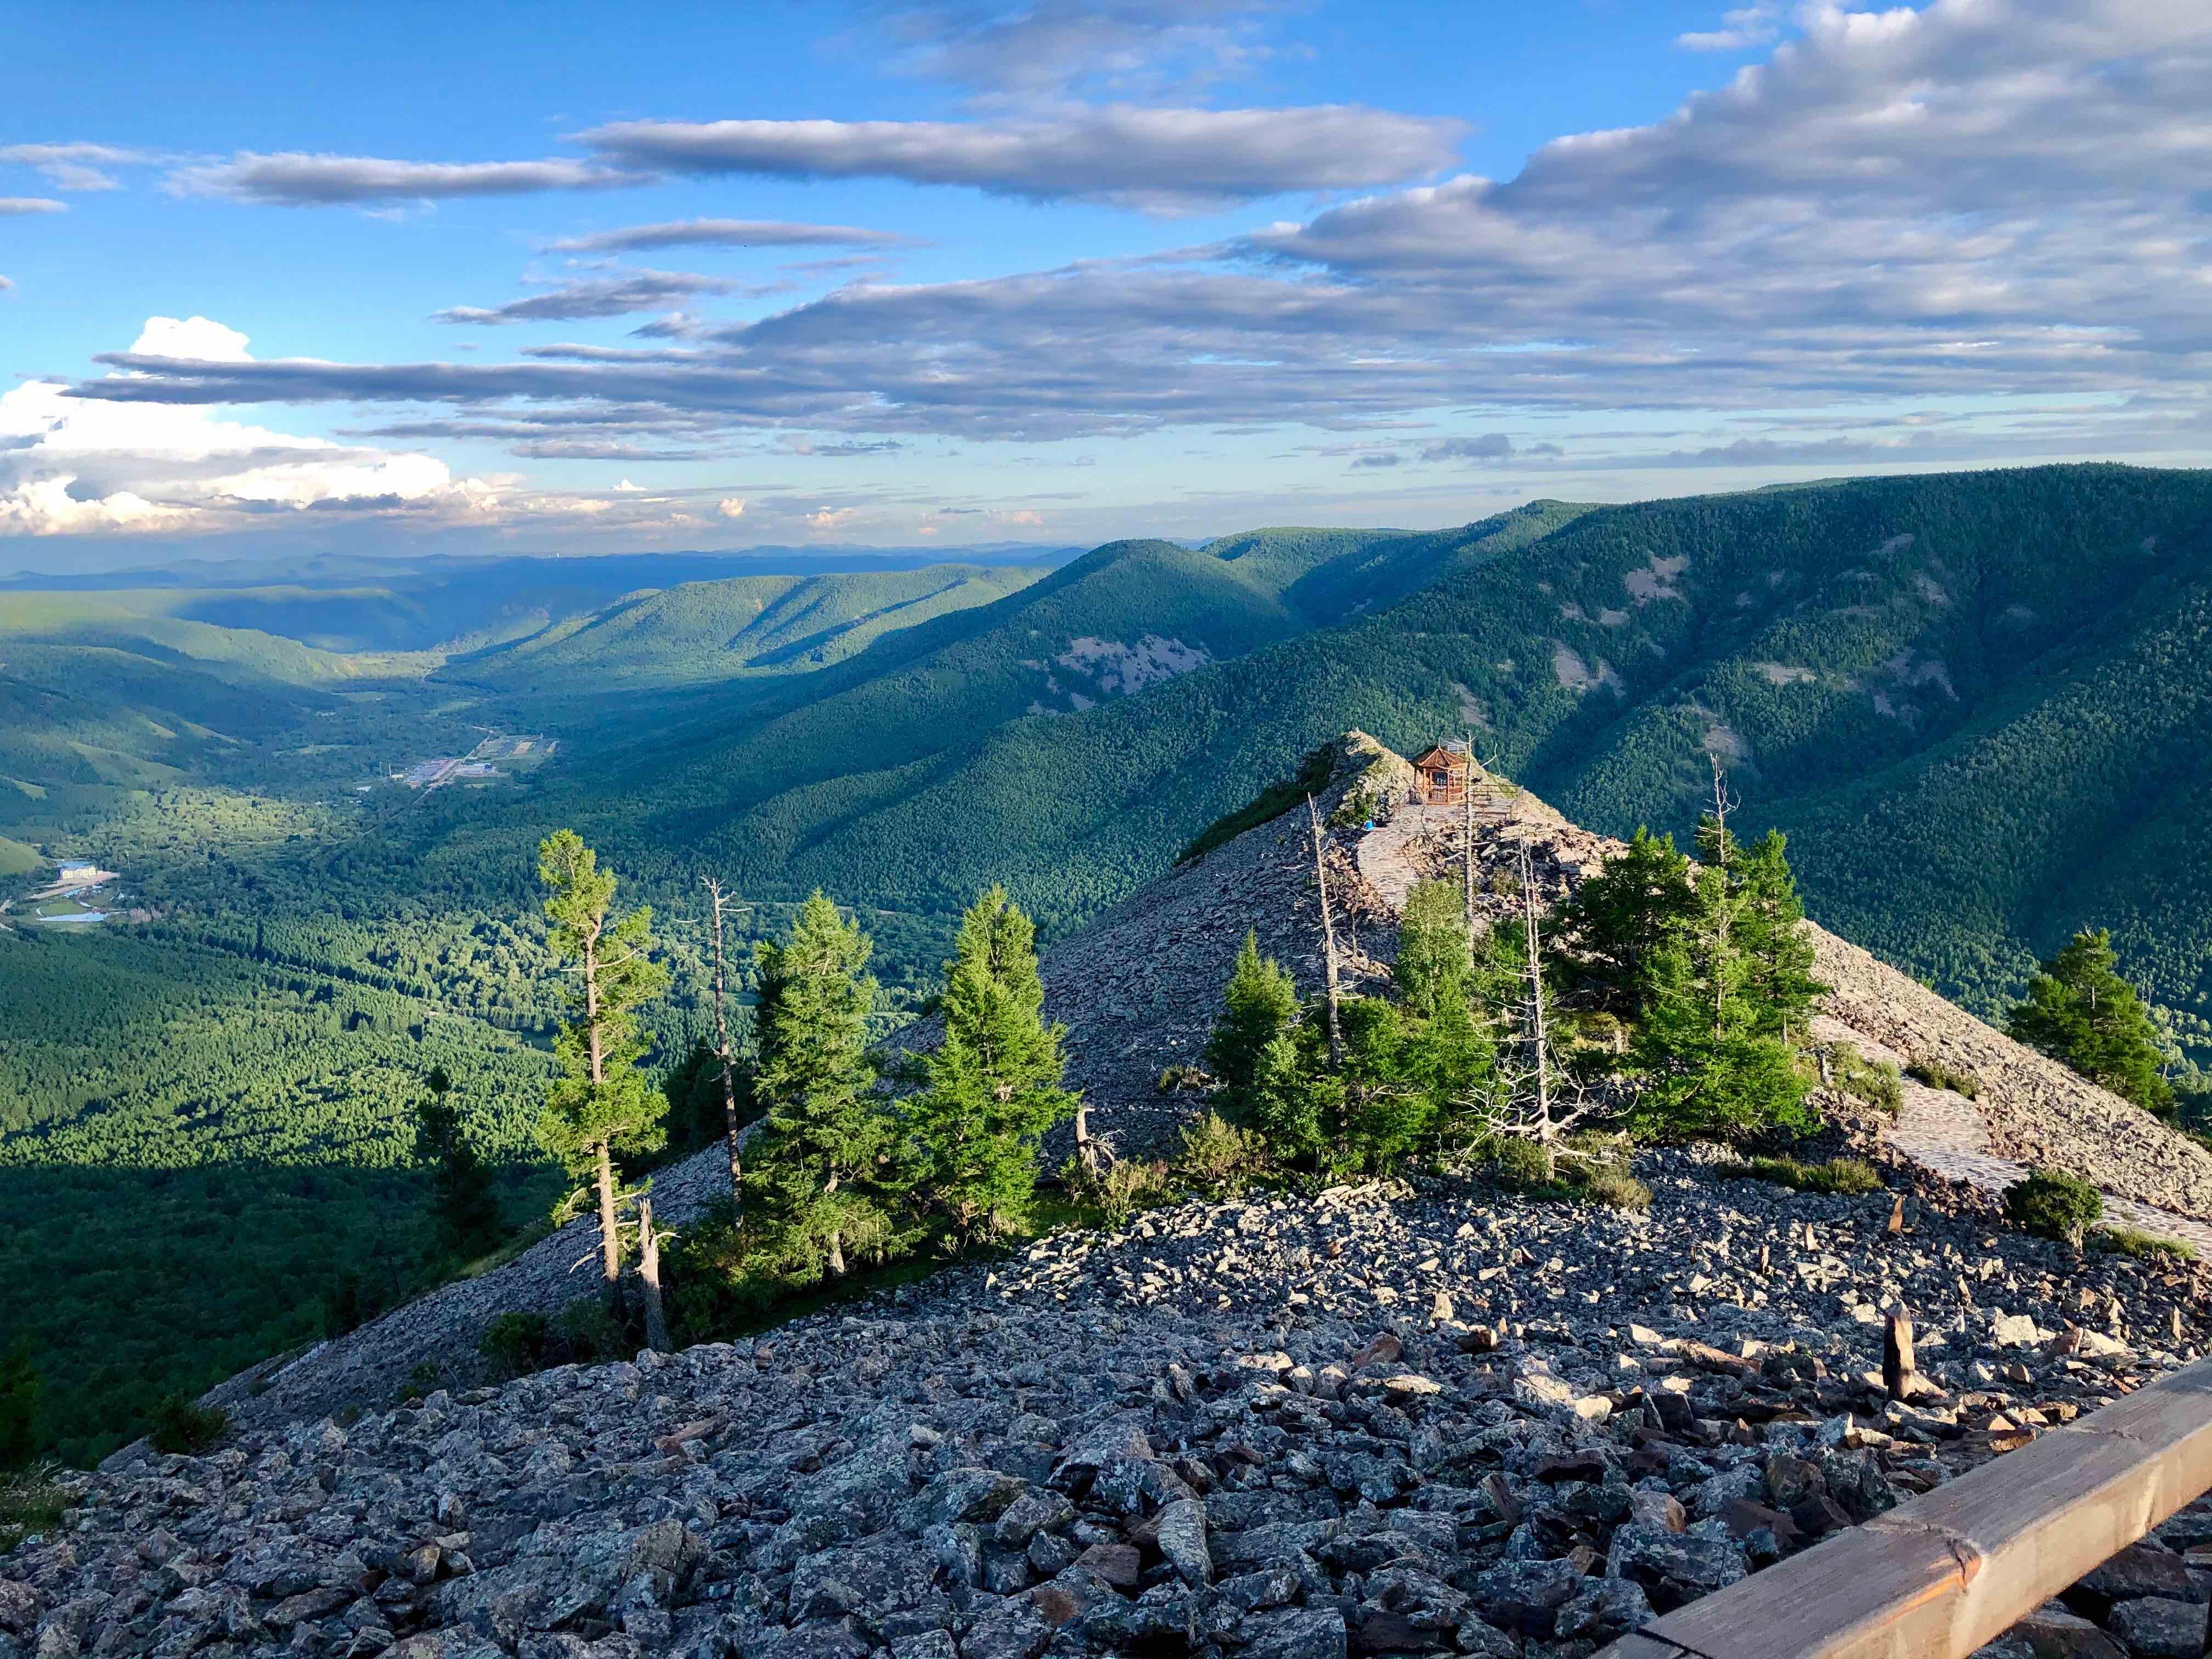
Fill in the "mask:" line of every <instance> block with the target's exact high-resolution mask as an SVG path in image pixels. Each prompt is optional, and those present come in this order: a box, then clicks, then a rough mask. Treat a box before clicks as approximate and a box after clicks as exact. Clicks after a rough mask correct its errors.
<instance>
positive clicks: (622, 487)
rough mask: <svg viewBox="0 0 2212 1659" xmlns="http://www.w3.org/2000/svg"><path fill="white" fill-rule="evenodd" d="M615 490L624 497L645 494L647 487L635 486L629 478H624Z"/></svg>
mask: <svg viewBox="0 0 2212 1659" xmlns="http://www.w3.org/2000/svg"><path fill="white" fill-rule="evenodd" d="M615 489H616V490H617V493H619V494H621V495H643V494H644V493H645V486H644V485H643V484H634V483H631V482H630V481H629V479H628V478H624V479H623V481H622V482H621V483H618V484H617V485H616V486H615Z"/></svg>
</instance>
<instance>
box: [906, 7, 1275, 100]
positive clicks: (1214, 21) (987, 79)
mask: <svg viewBox="0 0 2212 1659" xmlns="http://www.w3.org/2000/svg"><path fill="white" fill-rule="evenodd" d="M873 9H874V10H875V11H876V13H877V14H878V16H879V17H880V18H881V20H882V21H883V22H884V24H885V26H886V27H887V29H888V32H889V33H890V36H891V38H892V40H894V42H896V52H895V54H894V56H893V58H892V67H893V68H895V69H896V70H902V71H903V72H905V73H908V74H913V75H921V76H930V77H932V78H933V79H939V80H945V81H950V82H954V83H956V84H958V85H962V86H965V87H969V88H972V89H974V90H975V91H976V92H978V93H981V94H987V95H1004V94H1029V95H1032V96H1034V95H1038V94H1065V93H1067V92H1069V91H1072V90H1074V89H1078V88H1088V87H1092V86H1098V87H1104V88H1109V89H1112V90H1115V91H1117V92H1127V91H1128V90H1131V89H1133V88H1146V89H1149V88H1156V87H1188V86H1192V85H1196V84H1203V83H1205V82H1209V81H1212V80H1216V79H1218V78H1219V77H1221V76H1225V75H1231V74H1235V73H1237V71H1239V70H1243V69H1244V68H1247V67H1249V65H1250V64H1252V63H1253V62H1254V61H1255V60H1256V59H1257V58H1260V57H1261V56H1262V55H1264V53H1265V50H1266V49H1265V47H1264V46H1262V45H1261V42H1260V40H1259V39H1258V31H1259V27H1260V25H1261V21H1263V20H1264V19H1265V18H1266V17H1267V15H1270V14H1279V13H1281V12H1282V11H1284V10H1285V9H1286V7H1285V5H1284V4H1283V3H1281V0H1030V3H1028V4H1025V5H1022V6H1018V7H1011V8H1010V7H1007V6H1006V5H1003V4H1000V3H999V0H922V3H915V0H884V3H879V4H878V5H876V6H875V7H874V8H873Z"/></svg>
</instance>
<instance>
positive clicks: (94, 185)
mask: <svg viewBox="0 0 2212 1659" xmlns="http://www.w3.org/2000/svg"><path fill="white" fill-rule="evenodd" d="M144 160H146V157H144V156H143V155H139V154H138V153H137V151H136V150H128V149H117V148H116V147H115V146H114V145H112V144H86V143H62V144H0V163H6V162H12V163H14V164H15V165H16V166H18V167H36V168H37V169H38V170H39V171H40V173H42V174H44V175H45V177H46V181H47V182H48V183H49V184H52V185H58V186H59V187H60V188H61V189H63V190H113V189H114V188H116V184H115V180H114V179H113V178H112V177H111V176H110V175H109V174H108V173H106V172H105V171H104V170H103V169H105V168H107V167H128V166H130V165H131V164H133V163H134V162H139V161H144Z"/></svg>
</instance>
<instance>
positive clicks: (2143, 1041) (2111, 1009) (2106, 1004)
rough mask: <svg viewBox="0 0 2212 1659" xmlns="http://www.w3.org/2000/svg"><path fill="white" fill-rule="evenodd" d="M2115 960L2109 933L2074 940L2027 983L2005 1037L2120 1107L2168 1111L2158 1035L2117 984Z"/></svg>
mask: <svg viewBox="0 0 2212 1659" xmlns="http://www.w3.org/2000/svg"><path fill="white" fill-rule="evenodd" d="M2118 960H2119V958H2118V956H2117V955H2116V954H2115V953H2114V951H2113V950H2112V934H2111V933H2108V932H2107V931H2106V929H2104V928H2102V927H2100V928H2097V929H2096V930H2094V931H2093V932H2091V931H2087V930H2084V931H2083V932H2081V933H2076V934H2075V935H2074V937H2073V939H2072V940H2071V941H2070V942H2069V944H2068V945H2066V948H2065V949H2063V951H2059V953H2058V954H2057V956H2055V957H2051V960H2050V961H2048V962H2046V963H2043V964H2042V971H2041V972H2040V973H2039V974H2037V975H2036V976H2035V977H2034V979H2033V980H2032V981H2029V983H2028V987H2027V1001H2025V1002H2023V1003H2021V1004H2020V1005H2019V1006H2017V1007H2015V1009H2014V1010H2013V1011H2012V1012H2011V1014H2010V1016H2009V1017H2008V1018H2007V1019H2006V1022H2005V1030H2006V1032H2007V1033H2008V1035H2009V1036H2012V1037H2013V1038H2014V1039H2015V1040H2016V1041H2018V1042H2025V1043H2027V1045H2028V1046H2029V1047H2030V1048H2039V1049H2040V1050H2042V1051H2043V1052H2044V1053H2045V1054H2049V1055H2050V1056H2051V1058H2052V1059H2053V1060H2063V1062H2065V1064H2067V1065H2068V1066H2072V1067H2073V1068H2074V1070H2075V1071H2076V1072H2079V1073H2081V1075H2082V1076H2083V1077H2085V1078H2087V1079H2089V1080H2090V1081H2091V1082H2092V1083H2095V1084H2100V1085H2102V1086H2104V1087H2105V1088H2107V1089H2110V1090H2111V1091H2112V1092H2113V1093H2114V1094H2116V1095H2118V1096H2119V1097H2121V1098H2122V1099H2123V1100H2130V1101H2133V1102H2134V1103H2136V1105H2138V1106H2141V1107H2142V1108H2143V1109H2145V1110H2147V1111H2153V1112H2170V1111H2172V1109H2173V1090H2172V1086H2171V1085H2169V1084H2168V1083H2167V1082H2166V1078H2165V1076H2164V1075H2163V1074H2162V1073H2161V1070H2160V1066H2161V1060H2160V1054H2159V1047H2158V1030H2157V1028H2156V1027H2155V1026H2154V1024H2152V1023H2151V1018H2150V1015H2149V1013H2148V1011H2147V1010H2146V1009H2145V1008H2144V1007H2143V1005H2142V998H2140V997H2138V996H2137V995H2136V991H2135V987H2133V986H2131V985H2130V984H2129V983H2128V982H2127V981H2125V980H2124V979H2122V978H2121V977H2120V975H2119V973H2118V969H2117V963H2118Z"/></svg>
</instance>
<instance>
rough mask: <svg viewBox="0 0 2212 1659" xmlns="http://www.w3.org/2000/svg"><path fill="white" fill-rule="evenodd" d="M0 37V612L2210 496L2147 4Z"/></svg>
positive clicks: (1341, 9)
mask: <svg viewBox="0 0 2212 1659" xmlns="http://www.w3.org/2000/svg"><path fill="white" fill-rule="evenodd" d="M11 36H12V40H11V56H12V57H13V58H14V59H15V62H16V63H17V64H20V65H28V66H29V67H30V68H31V69H32V70H33V73H31V74H29V75H19V76H15V77H11V79H12V82H13V84H12V85H11V88H10V92H11V96H10V99H9V103H8V105H7V106H6V107H5V109H4V110H0V280H4V282H5V283H7V286H6V288H5V289H4V290H0V347H4V351H0V375H4V376H6V377H7V378H5V379H0V568H9V567H33V568H46V569H57V568H94V567H99V566H106V565H114V564H121V563H132V562H140V561H142V560H145V559H149V558H156V557H167V556H173V555H175V554H176V553H178V552H179V551H184V552H190V553H193V554H197V555H200V556H221V555H222V554H225V553H233V552H252V553H257V554H260V555H263V556H269V555H270V554H272V553H273V554H276V555H279V556H281V555H282V554H283V552H285V551H286V550H300V551H303V552H304V551H313V550H321V549H325V548H334V547H343V548H344V549H347V550H355V551H369V550H378V549H384V550H391V551H394V552H415V551H421V550H429V549H436V548H449V549H452V550H471V549H485V550H489V549H495V548H496V549H514V550H520V549H529V550H562V551H574V552H586V551H592V550H608V551H612V550H625V549H631V548H638V547H676V546H683V547H738V546H744V545H749V544H759V543H794V542H828V543H873V544H902V545H915V544H930V543H935V544H943V545H946V546H954V545H959V544H971V543H978V542H988V541H1002V540H1024V541H1041V542H1052V543H1062V542H1066V543H1078V542H1091V541H1096V540H1100V539H1103V538H1108V537H1109V536H1115V535H1123V534H1141V533H1159V534H1169V535H1175V536H1197V535H1206V534H1211V533H1218V532H1225V531H1228V530H1231V529H1235V528H1238V527H1243V526H1249V525H1252V524H1257V523H1262V522H1282V521H1298V522H1358V523H1399V524H1408V525H1433V524H1442V523H1449V522H1457V521H1461V520H1466V519H1468V518H1472V517H1475V516H1479V515H1480V514H1481V513H1487V512H1492V511H1496V510H1498V508H1499V507H1504V506H1507V505H1510V504H1512V503H1514V502H1516V501H1522V500H1526V499H1528V498H1529V497H1530V496H1534V495H1559V496H1567V497H1579V498H1583V499H1624V498H1630V497H1636V496H1648V495H1664V494H1675V493H1682V492H1685V491H1688V490H1695V489H1736V488H1746V487H1752V486H1755V485H1758V484H1761V483H1770V482H1773V481H1775V480H1777V479H1779V478H1785V477H1814V476H1827V475H1832V474H1836V473H1841V472H1850V471H1899V470H1908V469H1915V468H1924V467H1935V466H1960V465H1977V464H1995V465H2010V464H2020V463H2024V462H2030V461H2037V460H2045V459H2091V458H2094V459H2107V458H2109V459H2129V460H2138V461H2143V462H2147V463H2153V464H2166V465H2172V464H2200V463H2202V462H2203V459H2205V456H2206V454H2207V453H2208V450H2212V425H2208V421H2207V411H2206V407H2205V403H2204V392H2203V386H2204V385H2205V374H2204V370H2205V368H2207V367H2208V345H2207V340H2206V336H2205V325H2204V322H2203V319H2204V318H2205V316H2206V315H2207V313H2208V312H2212V306H2208V305H2207V303H2206V301H2207V300H2208V298H2212V254H2208V251H2207V250H2208V235H2212V191H2208V190H2207V187H2206V186H2205V185H2203V183H2202V182H2201V181H2202V180H2203V179H2206V178H2212V167H2208V166H2207V163H2208V162H2212V154H2208V139H2207V137H2206V134H2205V131H2204V128H2203V123H2202V120H2201V104H2202V95H2203V87H2204V86H2205V85H2207V84H2212V21H2208V20H2207V17H2206V15H2205V14H2204V11H2203V8H2202V7H2201V6H2200V5H2197V4H2195V3H2185V0H2173V3H2172V4H2160V3H2157V0H2103V3H2100V0H2072V3H2059V0H1936V3H1934V4H1931V5H1929V6H1928V7H1925V8H1923V9H1918V10H1915V9H1906V8H1900V9H1895V10H1891V11H1887V12H1883V13H1880V14H1876V13H1872V12H1863V13H1855V12H1852V11H1850V10H1849V9H1844V8H1839V7H1833V6H1822V5H1817V4H1813V5H1793V4H1788V3H1753V5H1751V6H1748V7H1745V8H1738V9H1729V8H1727V7H1725V6H1707V5H1698V4H1682V3H1656V0H1647V3H1636V4H1630V3H1612V0H1585V3H1579V4H1577V3H1563V4H1561V5H1559V6H1555V7H1550V8H1534V7H1523V6H1505V5H1492V4H1464V5H1457V6H1449V7H1444V6H1437V5H1434V4H1424V5H1412V4H1383V3H1375V0H1368V3H1364V4H1358V5H1352V4H1340V3H1331V0H1315V3H1297V0H1289V3H1279V0H1181V3H1174V4H1170V3H1166V0H1017V3H1010V4H1000V3H988V0H918V3H907V0H883V3H870V4H860V5H849V6H838V5H830V4H819V5H814V4H791V5H787V6H781V7H744V8H725V9H717V10H716V12H715V13H714V15H708V14H706V13H705V12H703V11H702V13H701V14H700V15H696V16H691V17H688V18H678V19H675V20H673V21H671V20H669V19H667V18H665V17H655V18H653V20H652V21H651V22H650V24H649V25H641V26H636V27H633V26H631V25H629V24H628V23H624V22H617V21H614V20H613V19H612V18H611V15H610V14H608V13H607V12H606V11H605V9H600V8H593V9H583V8H563V7H558V6H554V7H545V6H538V7H531V8H522V7H512V8H483V7H473V8H462V7H451V6H447V7H430V6H386V7H381V8H377V9H374V10H373V11H364V12H356V13H352V14H349V15H337V12H336V9H317V8H307V9H302V8H290V7H288V8H281V9H280V8H275V7H270V8H252V7H239V8H228V9H224V10H223V11H222V13H221V14H220V15H219V16H218V15H217V14H216V13H215V12H213V11H210V10H209V9H199V8H170V9H156V8H151V7H132V8H128V9H106V10H105V11H104V12H103V11H100V10H98V9H86V8H79V9H73V10H70V9H56V8H50V9H46V10H45V12H44V13H43V15H30V16H27V17H22V18H19V19H17V20H15V21H14V22H12V23H11ZM163 319H167V320H163Z"/></svg>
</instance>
